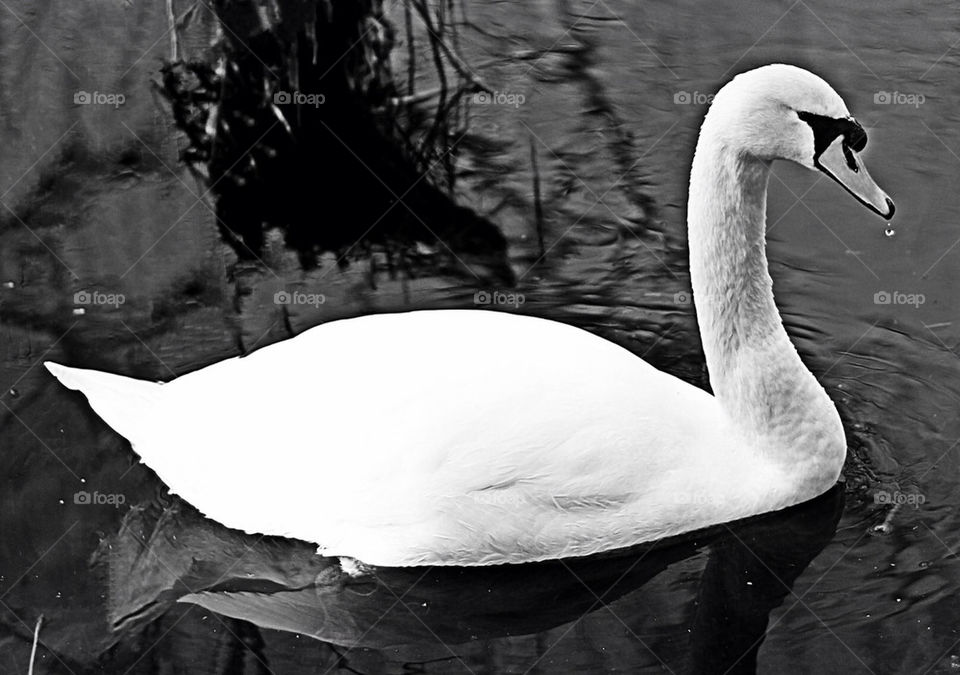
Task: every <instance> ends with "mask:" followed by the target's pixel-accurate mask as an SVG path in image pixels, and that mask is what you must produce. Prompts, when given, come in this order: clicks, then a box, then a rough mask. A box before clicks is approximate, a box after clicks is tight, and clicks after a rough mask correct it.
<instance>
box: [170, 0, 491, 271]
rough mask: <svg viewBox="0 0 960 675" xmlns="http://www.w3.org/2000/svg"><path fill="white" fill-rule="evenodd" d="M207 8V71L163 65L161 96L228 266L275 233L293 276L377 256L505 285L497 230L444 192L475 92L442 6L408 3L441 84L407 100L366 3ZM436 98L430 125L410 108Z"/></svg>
mask: <svg viewBox="0 0 960 675" xmlns="http://www.w3.org/2000/svg"><path fill="white" fill-rule="evenodd" d="M216 10H217V14H218V17H219V20H220V21H221V24H222V26H223V30H222V31H221V35H220V38H219V40H218V41H217V44H216V46H215V52H216V53H217V55H218V57H219V62H218V63H217V64H214V63H212V62H209V61H206V60H177V61H174V62H171V63H168V64H167V65H166V66H164V68H163V71H162V86H161V90H162V92H163V93H164V94H165V95H166V97H167V98H168V99H169V100H170V101H171V104H172V109H173V114H174V116H175V119H176V121H177V124H178V126H179V127H180V128H181V129H183V131H184V132H185V133H186V135H187V137H188V140H189V143H190V145H189V147H188V148H187V149H186V150H185V151H184V153H183V158H184V160H186V161H187V162H188V163H189V164H190V165H191V166H192V167H193V168H194V169H195V170H196V171H197V172H198V173H199V174H200V175H201V177H202V178H203V179H204V180H205V181H206V182H207V184H208V185H209V188H210V191H211V193H212V194H213V195H214V196H215V198H216V203H217V215H218V221H219V225H220V229H221V232H222V234H223V235H224V236H225V238H226V239H227V240H228V241H229V242H230V243H231V244H232V245H233V246H234V248H235V250H236V251H237V253H238V255H240V257H241V258H256V257H259V256H261V255H262V251H263V247H264V241H265V236H266V233H267V232H269V230H271V229H273V228H279V229H280V230H282V231H283V233H284V238H285V242H286V244H287V245H288V246H290V247H292V248H293V249H295V250H296V251H298V253H299V256H300V262H301V265H302V266H304V267H305V268H310V267H312V266H314V265H315V264H316V257H317V255H318V254H319V253H322V252H323V251H334V252H336V254H337V257H338V261H339V262H340V264H345V263H346V261H348V260H350V259H354V258H357V257H360V256H366V255H369V254H370V253H371V252H373V251H376V252H378V253H380V254H381V255H382V259H383V260H384V262H385V263H386V266H387V267H388V268H391V269H392V268H394V267H399V268H401V269H406V270H407V271H411V270H414V269H416V268H417V267H418V266H421V265H428V264H429V265H430V266H431V267H433V266H435V265H436V264H437V263H440V264H441V265H445V266H447V267H448V268H456V267H458V266H461V265H467V266H468V267H470V260H471V259H473V258H479V259H482V260H483V261H484V262H485V263H486V264H485V265H484V269H485V270H487V271H488V272H492V273H493V274H494V275H495V276H498V277H500V278H501V279H509V278H510V273H509V269H508V268H507V266H506V263H505V262H504V261H503V255H504V253H505V249H506V242H505V239H504V238H503V236H502V235H501V233H500V232H499V230H497V229H496V228H495V227H494V226H492V225H491V224H490V223H488V222H487V221H486V220H484V219H482V218H480V217H478V216H477V215H475V214H474V213H472V212H471V211H469V210H467V209H465V208H462V207H459V206H457V205H456V204H455V203H454V202H453V200H452V198H451V197H450V194H449V193H451V192H452V190H453V184H454V181H455V175H456V174H455V171H454V158H455V154H456V149H457V144H458V142H459V139H460V138H462V135H463V134H462V132H461V131H460V130H459V129H458V128H455V127H458V125H459V122H460V121H462V115H461V112H462V111H461V106H460V104H461V100H462V97H463V95H464V94H465V93H467V92H468V91H471V90H472V89H474V88H476V87H479V86H482V85H480V84H479V83H477V82H476V80H475V79H474V78H472V76H470V75H469V74H468V72H467V70H466V68H465V66H464V65H463V64H462V61H460V59H459V57H458V56H456V53H455V51H454V49H453V48H452V47H451V46H449V45H448V44H447V41H446V40H447V35H448V34H450V35H452V36H453V37H454V39H455V29H454V26H455V23H454V22H451V21H449V19H448V16H449V15H450V14H451V13H452V12H453V11H454V5H453V3H448V2H442V3H439V4H438V5H437V6H436V7H428V6H427V4H426V3H425V2H413V3H411V4H410V5H408V8H407V12H408V14H407V19H408V21H412V20H413V17H412V16H411V15H410V14H411V13H413V14H416V15H417V16H418V17H419V18H420V20H422V21H423V22H424V23H425V25H426V26H427V31H426V33H427V35H428V36H429V43H430V45H429V46H430V50H429V51H430V53H431V55H432V59H433V61H432V62H433V65H434V67H435V68H436V71H437V76H438V78H439V80H440V82H441V85H440V87H439V89H438V90H436V91H433V92H426V93H425V94H423V95H420V94H417V93H416V92H413V91H412V81H413V70H412V69H413V66H414V64H415V60H414V61H411V62H410V69H411V70H410V71H409V72H408V82H407V93H406V95H402V96H401V95H400V94H399V93H398V90H397V86H396V85H395V83H394V78H393V72H392V70H391V66H390V53H391V50H392V48H393V44H394V30H393V27H392V26H391V25H390V23H389V22H388V21H387V19H386V18H385V17H384V15H383V8H382V3H381V2H380V1H379V0H369V1H366V2H348V1H334V2H331V3H328V4H324V3H306V4H303V5H299V4H298V5H296V6H295V5H294V3H289V2H279V1H278V2H276V3H267V5H266V6H265V8H261V7H258V6H257V4H255V3H253V2H244V1H239V0H235V1H227V0H222V1H221V2H218V3H216ZM407 28H408V32H409V31H410V26H409V23H408V26H407ZM408 46H409V47H410V48H411V49H412V48H413V41H412V34H410V35H408ZM410 54H413V53H412V52H410ZM408 58H410V56H409V55H408ZM414 59H415V55H414ZM448 71H449V72H448ZM451 77H455V78H456V81H455V82H451V81H448V79H449V78H451ZM433 98H436V99H437V100H438V103H437V105H436V108H435V109H434V111H433V114H432V116H431V115H427V114H426V113H425V112H424V108H422V104H424V103H425V102H426V101H428V100H431V99H433ZM431 117H432V119H431ZM416 242H420V243H421V244H427V246H423V245H421V246H416V245H415V243H416ZM453 261H456V263H457V264H451V263H452V262H453ZM491 262H493V264H492V265H491V264H490V263H491ZM460 271H461V272H462V271H463V270H462V269H461V270H460Z"/></svg>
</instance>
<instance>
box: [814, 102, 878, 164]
mask: <svg viewBox="0 0 960 675" xmlns="http://www.w3.org/2000/svg"><path fill="white" fill-rule="evenodd" d="M797 116H798V117H799V118H800V119H802V120H803V121H804V122H806V123H807V124H809V125H810V128H811V129H813V147H814V153H813V158H814V159H817V158H819V157H820V153H822V152H823V151H824V150H826V149H827V148H828V147H830V144H831V143H833V142H834V141H835V140H836V138H837V137H838V136H843V144H844V147H845V148H849V149H850V150H854V151H856V152H860V151H861V150H863V149H864V148H865V147H866V146H867V132H866V131H864V129H863V127H862V126H860V123H859V122H857V121H856V120H855V119H853V118H840V119H838V118H835V117H827V116H825V115H817V114H816V113H809V112H805V111H797Z"/></svg>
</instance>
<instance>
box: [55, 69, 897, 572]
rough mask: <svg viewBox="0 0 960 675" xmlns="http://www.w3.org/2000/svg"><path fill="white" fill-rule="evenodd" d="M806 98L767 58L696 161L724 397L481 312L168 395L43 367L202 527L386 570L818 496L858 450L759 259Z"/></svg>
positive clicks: (709, 124)
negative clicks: (796, 113)
mask: <svg viewBox="0 0 960 675" xmlns="http://www.w3.org/2000/svg"><path fill="white" fill-rule="evenodd" d="M794 100H799V101H800V102H801V103H800V104H802V105H803V106H804V111H805V112H809V113H812V114H813V115H814V116H816V117H817V118H818V119H820V118H824V119H826V118H829V119H836V120H842V119H845V118H848V116H849V114H848V113H847V112H846V108H845V107H844V106H843V102H842V101H841V100H840V98H839V96H837V95H836V94H835V93H834V92H833V90H832V89H830V87H829V86H827V85H826V83H824V82H823V81H822V80H820V79H819V78H817V77H816V76H814V75H811V74H810V73H807V72H806V71H802V70H799V69H796V68H792V67H789V66H768V67H766V68H761V69H758V70H756V71H752V72H751V73H748V74H745V75H742V76H740V77H738V78H737V79H736V80H734V81H733V83H731V84H730V85H728V86H727V87H725V88H724V89H723V90H721V92H720V93H718V95H717V96H716V98H715V100H714V103H713V107H712V108H711V112H710V113H709V114H708V116H707V119H706V121H705V122H704V125H703V129H702V132H701V137H700V142H699V144H698V149H697V153H696V157H695V159H694V162H693V168H692V172H691V187H690V207H689V214H688V219H689V234H690V255H691V263H690V268H691V279H692V283H693V289H694V298H695V300H696V304H697V310H698V320H699V323H700V331H701V336H702V338H703V344H704V351H705V353H706V357H707V362H708V367H709V370H710V377H711V384H712V386H713V389H714V391H715V393H716V397H714V396H711V395H710V394H707V393H706V392H704V391H701V390H700V389H697V388H695V387H692V386H690V385H688V384H686V383H684V382H682V381H680V380H678V379H676V378H674V377H672V376H670V375H667V374H665V373H662V372H659V371H658V370H656V369H655V368H653V367H652V366H650V365H648V364H647V363H645V362H644V361H642V360H641V359H639V358H637V357H636V356H634V355H633V354H631V353H630V352H628V351H626V350H624V349H622V348H620V347H618V346H616V345H614V344H612V343H610V342H607V341H605V340H603V339H601V338H598V337H596V336H593V335H591V334H589V333H587V332H585V331H582V330H579V329H576V328H572V327H569V326H565V325H562V324H559V323H555V322H551V321H546V320H542V319H536V318H530V317H522V316H515V315H509V314H503V313H496V312H482V311H466V310H444V311H422V312H411V313H406V314H391V315H379V316H369V317H362V318H357V319H350V320H346V321H336V322H332V323H329V324H325V325H322V326H319V327H316V328H314V329H311V330H309V331H307V332H305V333H304V334H302V335H300V336H298V337H296V338H294V339H292V340H289V341H286V342H283V343H280V344H277V345H273V346H271V347H267V348H264V349H262V350H260V351H258V352H256V353H254V354H252V355H250V356H247V357H244V358H234V359H229V360H227V361H223V362H220V363H217V364H215V365H212V366H209V367H207V368H204V369H202V370H199V371H196V372H194V373H190V374H188V375H184V376H182V377H179V378H177V379H175V380H173V381H171V382H169V383H166V384H159V383H148V382H142V381H137V380H132V379H129V378H125V377H122V376H118V375H110V374H106V373H99V372H96V371H87V370H78V369H73V368H66V367H64V366H60V365H57V364H48V367H49V368H50V370H51V372H53V373H54V374H55V375H56V376H57V377H58V378H59V379H60V380H61V382H63V383H64V384H65V385H66V386H68V387H70V388H73V389H79V390H80V391H82V392H84V393H85V394H86V396H87V398H88V399H89V401H90V404H91V406H92V407H93V408H94V410H96V411H97V413H98V414H99V415H100V416H101V417H103V418H104V419H105V420H106V421H107V422H108V423H109V424H110V425H111V426H112V427H113V428H114V429H116V430H117V431H118V432H119V433H121V434H123V435H124V436H125V437H126V438H127V439H129V440H130V442H131V443H132V445H133V448H134V449H135V450H136V452H137V453H138V454H139V455H140V456H141V457H142V459H143V461H144V462H145V463H146V464H147V465H149V466H150V467H151V468H153V469H154V470H155V471H156V472H157V474H158V475H159V476H160V478H161V479H163V480H164V482H166V483H167V485H168V486H169V487H170V489H171V491H173V492H175V493H177V494H179V495H181V496H182V497H183V498H184V499H186V500H187V501H188V502H190V503H191V504H193V505H194V506H196V507H197V508H198V509H199V510H200V511H202V512H203V513H205V514H206V515H208V516H209V517H211V518H213V519H215V520H218V521H220V522H222V523H223V524H225V525H228V526H231V527H235V528H239V529H242V530H246V531H248V532H259V533H266V534H277V535H285V536H292V537H297V538H301V539H306V540H309V541H314V542H317V543H318V544H319V545H320V548H319V552H321V553H323V554H325V555H339V556H349V557H352V558H356V559H358V560H361V561H363V562H365V563H367V564H372V565H383V566H405V565H426V564H441V565H442V564H456V565H485V564H496V563H519V562H529V561H535V560H543V559H548V558H559V557H565V556H575V555H587V554H591V553H596V552H599V551H604V550H610V549H614V548H619V547H624V546H629V545H632V544H636V543H639V542H644V541H650V540H654V539H658V538H661V537H664V536H668V535H673V534H678V533H681V532H686V531H690V530H694V529H698V528H701V527H705V526H709V525H713V524H717V523H721V522H726V521H730V520H733V519H737V518H741V517H746V516H750V515H754V514H758V513H762V512H766V511H771V510H776V509H780V508H783V507H786V506H789V505H792V504H795V503H798V502H801V501H804V500H807V499H810V498H812V497H814V496H816V495H818V494H820V493H822V492H823V491H825V490H827V489H829V488H830V487H831V486H832V485H833V484H834V482H835V481H836V479H837V477H838V475H839V472H840V469H841V466H842V464H843V460H844V457H845V452H846V445H845V441H844V434H843V429H842V427H841V425H840V420H839V417H838V415H837V412H836V409H835V408H834V406H833V404H832V402H831V401H830V399H829V398H828V396H827V394H826V393H825V392H824V390H823V388H822V387H821V386H820V385H819V384H818V383H817V381H816V380H815V378H814V377H813V375H812V374H811V373H810V372H809V371H808V370H807V369H806V368H805V367H804V366H803V364H802V363H801V361H800V359H799V357H798V356H797V352H796V350H795V349H794V348H793V346H792V345H791V343H790V341H789V339H788V338H787V335H786V333H785V331H784V329H783V326H782V324H781V321H780V317H779V314H778V312H777V309H776V306H775V305H774V302H773V294H772V291H771V281H770V277H769V275H768V273H767V266H766V257H765V254H764V246H763V235H764V220H765V218H764V211H765V195H766V180H767V174H768V171H769V163H770V160H772V159H774V158H777V157H783V158H787V159H793V160H795V161H798V162H800V163H805V165H809V166H811V167H812V166H813V165H814V163H815V161H817V157H819V154H818V155H817V156H816V157H815V152H814V143H815V140H816V141H817V147H820V140H821V139H820V137H819V136H817V137H816V138H815V133H814V131H816V127H815V126H814V128H813V130H811V126H813V125H808V123H807V122H806V121H800V120H799V118H798V124H800V125H803V126H799V127H797V129H793V128H785V127H789V125H788V124H787V122H785V121H783V120H779V119H775V118H774V117H773V115H774V113H776V114H782V112H783V111H782V110H779V109H776V106H782V105H794V106H796V105H800V104H795V103H790V102H791V101H794ZM771 101H772V103H771ZM768 108H771V109H772V110H773V112H771V110H768ZM785 119H787V120H788V122H789V123H790V124H792V122H793V118H792V117H789V118H785ZM818 123H819V122H818ZM803 129H806V131H807V132H809V133H808V134H807V133H805V132H803ZM744 130H746V131H744ZM816 133H817V134H819V133H821V132H820V131H816ZM764 135H766V136H769V137H770V138H771V139H772V141H771V142H770V143H767V144H763V143H761V141H760V140H758V139H757V137H758V136H764ZM793 135H796V136H797V138H793ZM808 135H809V138H808V137H807V136H808ZM785 139H786V140H785ZM831 140H833V139H827V141H831ZM751 143H752V144H753V145H752V146H751ZM794 145H796V146H797V147H796V148H794V147H793V146H794ZM808 146H809V147H808ZM831 147H832V146H831ZM808 150H809V155H810V156H809V157H808V158H807V159H806V162H804V161H803V160H802V159H801V158H800V157H799V155H800V154H801V153H802V152H806V151H808ZM820 152H821V153H822V152H823V149H822V148H821V149H820ZM765 153H766V154H765ZM795 154H796V155H797V156H794V155H795ZM829 159H830V158H829V157H828V156H827V155H826V153H824V160H825V161H827V160H829ZM818 166H819V165H818ZM831 168H832V167H831ZM857 173H859V172H857ZM831 175H833V174H831ZM865 175H866V173H865V171H864V172H863V173H862V174H861V175H859V176H858V180H862V178H863V176H865ZM838 180H839V179H838ZM867 180H869V178H867ZM870 185H872V182H870ZM847 187H848V189H850V190H851V191H853V192H854V193H855V194H857V196H858V198H860V199H861V200H863V201H865V203H868V205H871V206H872V207H873V208H875V210H881V209H883V208H884V206H885V205H884V204H883V202H881V201H879V199H880V198H879V197H878V196H877V195H876V194H873V193H867V192H866V191H865V190H864V189H863V186H862V185H860V184H855V185H854V187H853V188H851V187H849V185H848V186H847ZM873 187H874V188H875V187H876V186H875V185H874V186H873ZM877 192H879V189H877ZM879 194H880V195H882V193H879ZM884 198H885V195H884ZM889 211H890V214H892V204H890V206H889Z"/></svg>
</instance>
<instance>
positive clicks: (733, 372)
mask: <svg viewBox="0 0 960 675" xmlns="http://www.w3.org/2000/svg"><path fill="white" fill-rule="evenodd" d="M722 138H723V134H722V133H718V134H715V133H714V129H713V128H711V125H710V123H709V117H708V122H707V123H705V124H704V128H703V130H702V131H701V135H700V142H699V143H698V146H697V152H696V155H695V157H694V161H693V168H692V170H691V175H690V203H689V208H688V234H689V239H690V278H691V282H692V284H693V298H694V302H695V303H696V309H697V320H698V323H699V325H700V335H701V339H702V341H703V349H704V352H705V354H706V358H707V367H708V369H709V372H710V384H711V387H712V388H713V391H714V395H715V396H716V397H717V399H718V400H719V402H720V403H721V405H722V406H723V408H724V410H725V411H726V412H727V414H728V416H729V417H730V419H731V420H732V421H733V422H734V424H735V425H736V426H737V427H738V428H739V429H740V431H741V432H742V433H744V434H745V435H746V437H748V438H751V439H753V440H755V441H756V442H757V443H758V444H759V445H760V446H763V445H767V446H770V447H771V449H773V450H776V451H779V452H781V453H783V452H787V453H793V452H794V449H795V450H796V451H797V452H798V455H799V454H801V453H802V454H803V455H804V456H805V457H806V461H807V462H809V461H810V460H809V455H807V453H809V452H811V451H816V450H817V449H822V450H823V451H825V452H826V451H828V450H829V452H832V453H833V454H834V455H836V453H838V452H840V453H843V452H844V450H845V443H844V441H843V430H842V427H840V424H839V417H838V416H837V413H836V409H835V408H834V406H833V403H832V402H831V401H830V399H829V398H828V397H827V394H826V392H825V391H824V390H823V388H822V387H821V386H820V385H819V383H818V382H817V381H816V379H815V378H814V377H813V375H812V374H811V373H810V372H809V371H808V370H807V369H806V367H805V366H804V365H803V363H802V362H801V361H800V358H799V356H798V355H797V351H796V349H795V348H794V347H793V345H792V344H791V342H790V340H789V338H788V337H787V333H786V331H785V330H784V328H783V323H782V322H781V320H780V314H779V312H778V311H777V307H776V304H774V300H773V282H772V281H771V279H770V274H769V272H768V270H767V256H766V246H765V225H766V194H767V179H768V176H769V171H770V167H769V164H768V163H767V162H764V161H761V160H758V159H756V158H753V157H750V156H748V155H745V154H744V153H741V152H738V151H737V149H736V148H735V147H732V146H731V145H729V144H727V143H725V142H724V141H723V140H722ZM838 437H839V438H838ZM810 444H815V445H817V446H818V448H810V447H809V446H810ZM838 444H839V445H840V446H841V448H840V449H839V450H838V449H837V447H836V446H837V445H838ZM798 446H806V447H802V448H801V447H798ZM841 461H842V460H841Z"/></svg>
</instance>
